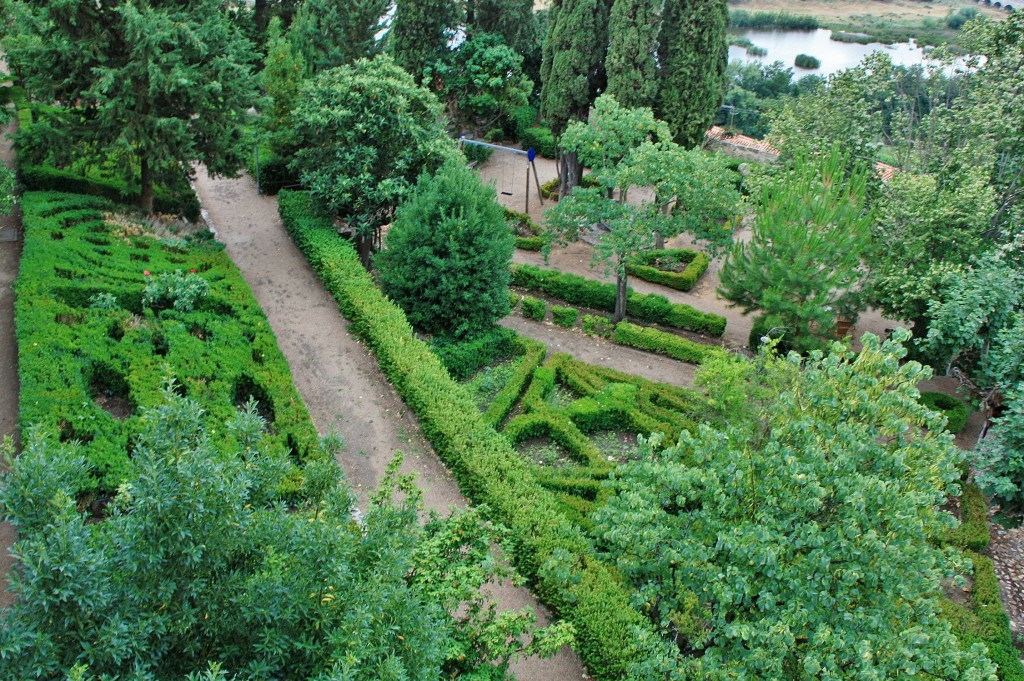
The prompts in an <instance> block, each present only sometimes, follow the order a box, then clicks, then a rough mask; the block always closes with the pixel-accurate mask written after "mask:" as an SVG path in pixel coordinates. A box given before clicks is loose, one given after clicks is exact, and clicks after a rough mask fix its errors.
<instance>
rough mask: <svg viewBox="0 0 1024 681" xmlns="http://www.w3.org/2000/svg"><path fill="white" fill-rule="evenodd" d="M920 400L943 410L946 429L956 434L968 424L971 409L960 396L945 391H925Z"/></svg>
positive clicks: (933, 407)
mask: <svg viewBox="0 0 1024 681" xmlns="http://www.w3.org/2000/svg"><path fill="white" fill-rule="evenodd" d="M920 402H921V404H923V405H924V406H926V407H928V408H929V409H934V410H935V411H941V412H942V413H943V415H945V417H946V429H947V430H949V432H951V433H953V434H954V435H956V434H957V433H959V432H960V431H961V430H963V429H964V426H965V425H967V417H968V416H969V415H970V413H971V409H970V407H969V406H967V403H966V402H964V401H963V400H961V399H960V398H957V397H953V396H952V395H946V394H945V393H937V392H923V393H921V398H920Z"/></svg>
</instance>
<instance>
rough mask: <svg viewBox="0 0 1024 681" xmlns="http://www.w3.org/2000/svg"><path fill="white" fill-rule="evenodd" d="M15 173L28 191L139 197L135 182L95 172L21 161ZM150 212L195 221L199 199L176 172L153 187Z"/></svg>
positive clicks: (127, 198) (112, 198) (127, 199)
mask: <svg viewBox="0 0 1024 681" xmlns="http://www.w3.org/2000/svg"><path fill="white" fill-rule="evenodd" d="M18 175H19V176H20V177H21V182H22V184H24V185H25V189H26V190H29V191H41V192H46V191H50V192H68V193H70V194H88V195H90V196H102V197H103V198H105V199H109V200H110V201H113V202H115V203H137V202H138V200H139V187H138V185H136V184H130V183H126V182H123V181H121V180H118V179H114V178H111V177H105V176H102V175H98V174H96V173H88V174H83V173H80V172H78V171H75V170H60V169H57V168H53V167H50V166H45V165H43V166H36V165H29V164H26V163H22V164H21V167H20V168H19V169H18ZM153 211H154V212H157V213H168V214H171V215H181V216H183V217H185V218H187V219H189V220H198V219H199V217H200V210H199V199H198V198H197V197H196V195H195V192H193V191H192V188H191V187H189V186H188V183H187V182H185V180H184V178H183V177H181V176H180V175H179V176H178V177H177V179H176V180H171V179H168V183H167V185H166V186H164V185H161V184H158V185H157V186H156V187H155V188H154V198H153Z"/></svg>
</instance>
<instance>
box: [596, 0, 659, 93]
mask: <svg viewBox="0 0 1024 681" xmlns="http://www.w3.org/2000/svg"><path fill="white" fill-rule="evenodd" d="M663 5H664V3H662V2H658V0H615V1H614V2H612V3H611V14H610V16H609V18H608V41H609V42H608V56H607V58H606V59H605V70H607V72H608V87H607V88H606V90H605V92H606V93H607V94H609V95H612V96H614V97H615V99H616V100H617V101H619V102H620V103H621V104H622V105H623V106H625V107H639V106H645V107H652V106H654V98H655V96H656V95H657V92H658V79H657V65H656V63H655V53H656V47H657V44H658V33H659V32H660V30H661V15H662V9H663Z"/></svg>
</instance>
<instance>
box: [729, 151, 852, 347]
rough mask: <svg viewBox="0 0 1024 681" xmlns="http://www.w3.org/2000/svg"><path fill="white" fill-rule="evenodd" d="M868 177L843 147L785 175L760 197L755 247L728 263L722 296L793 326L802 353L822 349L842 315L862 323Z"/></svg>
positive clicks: (740, 246) (803, 159)
mask: <svg viewBox="0 0 1024 681" xmlns="http://www.w3.org/2000/svg"><path fill="white" fill-rule="evenodd" d="M867 176H868V171H867V170H866V169H865V168H864V167H863V166H862V165H858V164H854V163H852V162H851V161H850V159H849V157H847V156H846V155H845V154H844V153H843V152H842V151H841V150H840V149H838V148H836V149H833V150H832V151H831V152H830V153H829V154H828V155H827V156H820V157H818V158H811V157H808V156H800V157H797V159H796V160H795V162H794V164H793V167H792V168H791V169H790V168H788V167H784V168H782V169H781V170H780V171H779V175H778V176H777V177H774V178H771V179H769V181H768V182H767V184H765V185H764V186H762V187H761V188H760V190H759V191H757V192H756V195H755V200H756V201H757V206H758V208H757V217H756V220H755V222H754V226H753V230H752V234H751V237H750V241H749V242H748V243H744V242H740V241H737V242H736V243H734V244H733V246H732V249H731V250H730V251H729V253H728V255H727V256H726V259H725V262H724V263H723V264H722V269H721V271H720V272H719V276H720V279H721V285H720V286H719V288H718V293H719V295H721V296H722V297H724V298H726V299H727V300H729V301H731V302H732V304H733V305H734V306H739V307H741V308H743V312H744V314H747V313H749V312H752V311H754V310H760V311H761V312H762V313H763V314H764V315H766V316H767V317H769V318H770V319H771V321H772V324H773V325H777V326H782V327H785V328H786V329H787V333H788V335H787V338H788V339H789V340H790V341H791V342H792V344H793V347H795V348H796V349H798V350H801V351H807V350H811V349H815V348H818V347H820V346H821V345H822V344H823V343H824V342H825V341H826V340H827V339H828V338H829V337H830V336H831V333H832V330H833V329H834V327H835V322H836V317H837V315H842V316H843V317H845V318H846V319H848V320H849V321H855V320H856V316H857V313H858V312H859V311H860V310H861V309H862V305H863V301H862V296H861V288H862V284H863V280H864V276H865V275H864V269H863V267H862V260H863V256H864V252H865V250H866V249H867V247H868V244H869V240H870V229H871V221H872V218H871V215H870V213H869V212H868V211H867V210H866V205H865V201H866V197H867Z"/></svg>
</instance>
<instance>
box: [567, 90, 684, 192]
mask: <svg viewBox="0 0 1024 681" xmlns="http://www.w3.org/2000/svg"><path fill="white" fill-rule="evenodd" d="M670 138H671V135H670V133H669V130H668V126H667V125H666V124H665V122H664V121H659V120H658V119H656V118H655V117H654V113H653V112H652V111H651V109H650V107H644V106H638V107H635V108H630V107H628V106H624V105H620V104H619V102H618V101H617V100H616V98H615V97H614V96H612V95H611V94H603V95H601V96H600V97H598V98H597V99H596V100H595V101H594V106H593V108H592V110H591V113H590V116H589V117H588V119H587V122H586V123H582V122H580V121H572V122H570V123H569V124H568V126H566V128H565V132H564V133H563V134H562V137H561V139H560V140H559V141H560V142H561V145H562V149H564V150H565V151H567V152H574V153H576V154H577V155H578V156H579V160H580V162H581V163H583V165H584V166H586V167H588V168H590V169H591V170H593V171H595V175H596V176H598V179H599V181H601V177H600V174H599V173H598V171H608V170H611V169H613V168H615V166H617V165H618V164H619V163H621V162H622V161H624V160H625V159H626V158H628V157H629V155H630V153H632V152H633V151H634V150H635V149H637V148H638V147H640V146H641V145H642V144H644V143H645V142H648V143H655V144H667V143H668V142H669V141H670Z"/></svg>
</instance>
